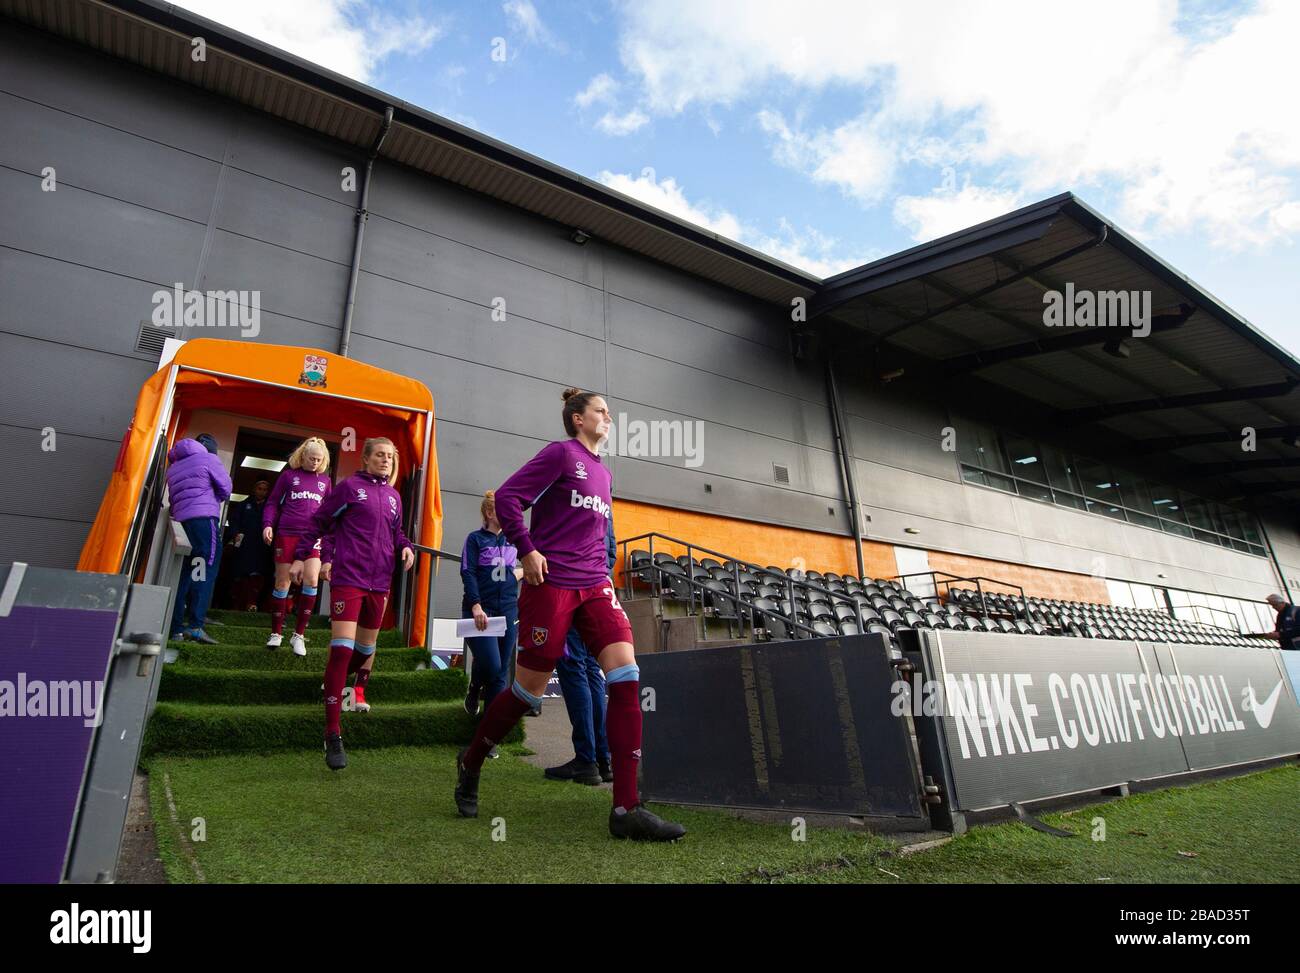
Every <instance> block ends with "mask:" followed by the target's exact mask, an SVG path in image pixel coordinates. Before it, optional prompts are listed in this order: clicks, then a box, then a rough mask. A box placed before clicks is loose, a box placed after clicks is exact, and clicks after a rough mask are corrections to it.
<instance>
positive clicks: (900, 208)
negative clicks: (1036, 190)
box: [894, 183, 1022, 243]
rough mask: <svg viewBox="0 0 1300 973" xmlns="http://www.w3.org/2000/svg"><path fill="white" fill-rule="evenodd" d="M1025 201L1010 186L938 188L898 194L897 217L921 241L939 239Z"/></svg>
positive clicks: (1005, 211) (1000, 213)
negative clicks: (1006, 188)
mask: <svg viewBox="0 0 1300 973" xmlns="http://www.w3.org/2000/svg"><path fill="white" fill-rule="evenodd" d="M1021 205H1022V202H1021V199H1020V197H1019V195H1018V194H1017V193H1015V192H1013V191H1011V190H1003V189H992V188H990V187H987V186H972V185H970V184H969V183H967V184H966V185H965V186H963V187H962V188H961V189H960V190H952V189H942V188H941V189H937V190H935V191H934V192H932V193H931V194H930V195H928V196H899V197H898V198H897V199H895V200H894V219H895V220H896V221H898V222H899V223H901V224H902V225H903V226H905V227H907V228H908V230H910V231H911V233H912V239H914V240H916V241H917V242H918V243H924V242H925V241H927V240H937V239H938V238H939V237H941V236H947V235H948V234H949V233H956V232H957V231H958V230H964V229H965V228H966V227H968V226H974V225H975V224H977V223H983V222H984V221H985V220H991V219H993V218H994V217H996V216H1001V215H1003V214H1004V213H1009V212H1011V211H1012V210H1013V209H1016V208H1018V207H1019V206H1021Z"/></svg>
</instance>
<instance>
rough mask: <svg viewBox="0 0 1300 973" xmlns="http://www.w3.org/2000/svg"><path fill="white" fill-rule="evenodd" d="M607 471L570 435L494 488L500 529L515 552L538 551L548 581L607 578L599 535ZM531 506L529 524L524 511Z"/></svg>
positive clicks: (605, 522)
mask: <svg viewBox="0 0 1300 973" xmlns="http://www.w3.org/2000/svg"><path fill="white" fill-rule="evenodd" d="M612 482H613V481H612V476H611V474H610V472H609V468H608V467H607V466H605V464H604V463H602V462H601V460H600V457H599V456H597V455H596V454H594V453H592V452H590V451H589V450H588V449H587V448H586V447H585V446H583V445H582V443H580V442H579V441H578V440H576V439H569V440H564V441H561V442H554V443H548V444H547V445H546V446H544V447H542V449H541V451H540V452H539V453H538V454H537V455H536V456H534V457H533V458H532V459H531V460H529V461H528V462H527V463H525V464H524V466H523V467H521V468H520V470H519V471H518V472H517V473H515V475H514V476H512V477H510V479H508V480H507V481H506V482H505V483H504V484H503V485H502V486H501V489H499V490H497V492H496V511H497V519H498V520H500V522H501V529H502V530H503V531H504V532H505V535H506V536H507V537H508V538H510V540H511V541H512V542H513V543H514V545H515V546H516V547H517V548H518V549H519V556H520V557H521V558H522V557H525V556H526V555H528V554H529V553H530V552H532V551H534V550H536V551H541V553H542V554H543V556H545V558H546V563H547V574H546V581H547V583H548V584H551V585H554V586H555V587H557V588H590V587H593V586H595V585H598V584H602V583H604V582H606V581H607V579H608V578H609V571H608V568H607V567H606V547H605V536H606V534H607V532H608V529H609V521H610V519H611V518H612V516H613V510H612V500H611V495H610V488H611V485H612ZM529 507H532V510H533V516H532V527H531V528H529V527H526V526H524V511H525V510H526V509H528V508H529Z"/></svg>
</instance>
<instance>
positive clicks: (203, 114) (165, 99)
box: [0, 22, 235, 162]
mask: <svg viewBox="0 0 1300 973" xmlns="http://www.w3.org/2000/svg"><path fill="white" fill-rule="evenodd" d="M0 53H2V55H3V56H0V91H6V92H9V93H10V94H13V95H17V96H18V97H20V98H25V99H29V100H31V101H35V102H39V103H40V104H42V105H45V106H47V107H49V108H52V109H56V110H58V111H64V112H68V113H69V114H72V115H77V116H81V117H83V118H85V119H88V120H90V121H92V122H98V123H100V124H102V125H105V126H108V127H110V128H113V129H119V130H121V131H122V132H129V133H132V134H133V135H135V136H138V137H141V138H144V139H148V140H149V141H151V142H154V143H157V144H158V145H159V146H170V147H172V148H175V149H180V150H182V151H184V152H189V153H192V154H194V155H197V156H201V157H202V158H205V159H210V160H213V161H217V162H220V161H221V157H222V153H223V152H224V151H225V147H226V143H227V140H228V138H229V134H230V128H231V125H232V120H233V115H234V112H235V109H234V106H231V105H230V104H229V103H228V102H225V101H222V100H220V99H217V98H214V97H212V96H211V95H209V94H206V93H204V92H202V91H198V90H196V89H193V88H188V87H186V86H184V85H177V84H172V83H167V82H161V83H160V79H159V78H157V77H156V76H154V75H151V74H149V73H148V72H146V71H137V70H133V69H132V68H130V67H128V66H125V65H122V64H117V63H113V62H112V61H109V60H107V59H105V58H101V57H98V56H95V55H93V54H92V55H89V56H88V55H87V54H86V52H85V51H81V50H78V49H77V48H75V47H71V46H69V45H68V44H66V43H64V42H63V41H60V40H58V39H57V38H54V37H51V36H50V35H48V34H45V33H42V32H40V31H34V30H28V29H26V28H24V27H21V26H16V25H14V24H13V23H12V22H8V23H6V24H5V30H4V31H3V32H0Z"/></svg>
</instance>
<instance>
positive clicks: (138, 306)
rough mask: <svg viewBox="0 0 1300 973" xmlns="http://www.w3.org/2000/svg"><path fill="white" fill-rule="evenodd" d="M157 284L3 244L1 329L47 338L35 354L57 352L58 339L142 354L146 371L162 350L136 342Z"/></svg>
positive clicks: (0, 257) (0, 252) (117, 352)
mask: <svg viewBox="0 0 1300 973" xmlns="http://www.w3.org/2000/svg"><path fill="white" fill-rule="evenodd" d="M157 290H158V285H157V284H153V283H150V282H148V281H139V280H133V279H131V278H129V277H120V276H117V275H115V274H106V273H103V272H102V271H99V270H95V269H94V268H92V267H79V266H77V265H76V264H70V263H67V262H65V261H62V260H57V259H52V258H50V257H45V256H41V255H40V254H34V253H23V252H21V251H19V250H9V249H5V248H2V247H0V294H3V295H4V300H3V301H0V331H5V332H8V333H9V334H13V335H24V336H26V337H29V338H40V339H43V341H44V342H46V347H45V348H43V349H41V350H39V351H38V350H36V346H34V345H33V346H32V348H33V350H32V352H31V354H33V355H37V354H40V355H42V356H48V355H52V354H54V353H55V352H54V349H53V347H52V346H51V344H50V343H54V342H57V343H59V344H61V345H64V346H69V345H70V346H73V347H81V348H85V349H90V350H94V351H105V352H109V353H111V354H113V355H124V356H138V357H139V359H140V364H141V366H142V367H141V369H140V374H141V375H147V374H148V373H149V371H150V370H151V369H147V368H145V367H144V366H145V365H146V364H147V365H155V364H157V362H158V355H157V354H156V353H152V354H151V353H146V352H138V351H136V350H135V343H136V338H137V336H138V335H139V332H140V324H141V322H142V321H148V320H149V317H150V315H151V314H152V312H153V307H154V304H153V294H154V292H155V291H157ZM58 354H63V352H62V351H59V352H58ZM129 407H130V403H127V406H126V408H128V409H129ZM7 411H8V410H7V409H6V412H7ZM128 415H129V412H128Z"/></svg>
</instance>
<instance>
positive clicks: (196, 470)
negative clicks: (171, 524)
mask: <svg viewBox="0 0 1300 973" xmlns="http://www.w3.org/2000/svg"><path fill="white" fill-rule="evenodd" d="M167 496H168V499H169V500H170V502H171V518H172V520H175V521H176V522H177V523H179V524H180V525H181V527H182V528H184V530H185V536H186V537H188V538H189V541H190V558H189V560H188V561H187V562H186V563H185V565H184V566H183V567H182V568H181V577H180V582H179V583H178V584H177V586H176V605H175V607H174V608H173V609H172V638H173V639H182V638H189V639H192V640H193V641H195V642H202V643H203V644H204V645H215V644H216V641H217V640H216V639H214V638H212V637H211V636H210V635H208V633H207V632H205V631H204V630H203V625H204V623H205V622H206V621H207V613H208V602H209V601H210V600H211V598H212V586H213V585H214V584H216V582H217V556H218V554H219V553H220V551H221V546H220V543H219V539H218V533H217V524H218V518H219V517H220V515H221V504H222V503H223V502H224V501H225V500H226V499H227V498H228V497H229V496H230V474H229V473H227V472H226V468H225V467H224V466H222V465H221V460H220V459H219V458H218V457H217V441H216V440H215V439H213V438H212V437H211V436H209V435H208V434H207V433H204V434H202V435H200V436H199V437H198V438H197V439H182V440H180V441H179V442H177V443H176V445H175V446H173V447H172V448H171V450H170V451H169V452H168V453H167ZM187 614H188V616H189V619H190V624H189V626H188V627H186V624H185V619H186V616H187Z"/></svg>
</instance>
